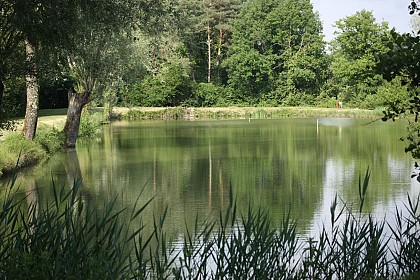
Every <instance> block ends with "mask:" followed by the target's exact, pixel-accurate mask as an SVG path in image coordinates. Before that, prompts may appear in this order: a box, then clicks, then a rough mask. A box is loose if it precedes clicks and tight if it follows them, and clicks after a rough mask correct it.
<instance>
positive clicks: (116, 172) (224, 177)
mask: <svg viewBox="0 0 420 280" xmlns="http://www.w3.org/2000/svg"><path fill="white" fill-rule="evenodd" d="M405 133H406V129H405V123H403V122H386V123H383V122H381V121H377V122H371V121H370V120H365V119H339V118H320V119H312V118H291V119H278V120H225V121H139V122H134V121H131V122H128V121H118V122H113V123H111V124H110V125H108V126H104V127H103V129H102V131H101V132H100V133H99V134H98V135H96V136H95V137H94V138H93V139H89V140H84V141H79V142H78V144H77V149H76V151H73V152H64V153H62V154H57V155H55V156H54V157H53V158H51V159H50V160H49V161H48V162H46V163H45V164H43V165H42V166H39V167H37V168H33V169H29V170H26V171H25V172H23V173H22V174H21V175H20V177H19V182H20V183H19V184H20V185H21V186H23V187H24V188H26V190H27V191H32V192H31V193H35V194H36V196H35V197H36V199H37V200H39V201H40V202H41V203H45V202H46V201H51V200H52V188H51V186H52V184H53V183H52V181H54V184H55V185H57V186H62V185H66V186H67V188H69V187H68V185H69V184H71V183H72V182H73V181H74V180H76V179H79V178H80V180H82V184H83V189H82V193H83V195H84V198H85V199H89V200H92V201H93V202H94V203H95V205H97V206H98V207H102V205H104V203H105V202H106V201H109V200H110V199H112V198H114V197H117V200H116V202H117V204H118V205H119V206H121V207H127V208H128V209H130V208H132V207H133V206H134V204H135V202H136V200H137V198H138V197H140V204H141V203H145V202H146V201H147V200H149V199H150V198H152V197H154V199H153V200H152V203H151V204H150V205H149V207H148V208H147V211H146V214H147V215H146V217H143V222H145V223H146V224H147V223H151V219H152V214H153V213H154V214H155V215H156V216H157V215H159V214H160V213H162V211H163V210H164V209H165V207H168V215H167V219H166V223H165V227H166V229H167V230H168V231H171V232H177V231H182V230H183V229H184V228H185V225H186V224H187V225H188V226H189V227H193V225H194V222H195V219H196V217H198V218H199V219H200V220H204V219H206V218H208V219H214V220H217V219H218V217H219V214H220V211H225V210H226V208H227V206H228V204H229V201H230V193H232V194H233V199H234V200H236V202H237V204H238V208H239V209H240V210H241V211H246V209H247V207H248V206H249V204H252V205H254V206H253V207H262V208H263V209H265V210H267V211H268V212H269V214H270V216H271V217H272V219H273V221H274V222H275V223H277V224H278V223H279V222H280V221H281V220H282V219H283V217H284V215H286V214H287V213H290V215H291V218H292V219H293V220H296V221H297V223H298V230H299V231H300V232H301V233H306V232H311V231H313V230H314V229H316V228H317V227H319V226H320V225H321V224H323V223H328V221H329V208H330V205H331V203H332V201H333V199H334V197H335V195H336V194H337V196H338V197H339V201H342V202H346V203H347V205H348V206H349V207H352V206H354V208H355V209H357V208H358V205H359V194H358V185H359V180H361V181H363V179H364V177H365V174H366V172H367V170H369V172H370V174H371V176H370V182H369V187H368V191H367V197H366V201H365V204H364V211H366V212H369V213H372V214H374V215H375V216H377V217H383V216H384V215H387V213H388V212H392V211H394V209H395V206H396V205H398V206H400V207H401V206H402V205H403V203H405V202H406V201H407V199H406V198H407V194H411V195H413V196H415V195H417V193H418V191H419V189H420V186H419V184H418V183H417V181H416V180H415V179H411V178H410V175H411V173H412V171H413V163H414V161H413V160H412V159H411V157H410V155H409V154H406V153H404V143H403V142H401V141H400V140H399V139H400V138H401V136H404V135H405Z"/></svg>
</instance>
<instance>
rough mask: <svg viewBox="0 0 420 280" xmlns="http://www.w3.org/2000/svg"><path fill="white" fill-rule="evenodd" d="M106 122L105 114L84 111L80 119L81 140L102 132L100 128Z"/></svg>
mask: <svg viewBox="0 0 420 280" xmlns="http://www.w3.org/2000/svg"><path fill="white" fill-rule="evenodd" d="M104 121H105V117H104V114H103V113H101V112H89V111H87V110H86V111H84V112H83V114H82V117H81V119H80V126H79V138H89V137H92V136H94V135H95V134H96V133H98V132H99V131H100V127H101V126H102V124H103V123H104Z"/></svg>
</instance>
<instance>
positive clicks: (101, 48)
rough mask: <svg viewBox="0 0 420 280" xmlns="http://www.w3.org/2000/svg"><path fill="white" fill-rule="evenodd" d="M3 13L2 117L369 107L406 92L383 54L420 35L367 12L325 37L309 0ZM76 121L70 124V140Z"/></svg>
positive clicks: (26, 6) (146, 0) (139, 3)
mask: <svg viewBox="0 0 420 280" xmlns="http://www.w3.org/2000/svg"><path fill="white" fill-rule="evenodd" d="M0 11H1V14H2V17H1V20H0V57H1V60H0V85H2V86H1V87H0V106H1V107H2V108H3V109H2V115H3V119H4V118H5V116H6V115H9V116H10V115H16V114H23V112H24V111H25V107H24V104H26V105H27V106H26V113H25V115H26V116H28V114H29V115H30V113H31V112H28V107H29V109H30V108H32V109H33V108H35V109H33V112H32V115H36V114H35V113H36V112H35V111H36V109H37V108H38V107H40V108H57V107H67V106H68V104H69V102H70V104H73V105H75V107H74V108H73V109H74V110H69V112H70V111H72V112H73V113H74V114H76V115H77V114H79V112H81V110H82V108H83V107H84V106H85V105H86V104H88V103H94V104H96V105H100V106H105V107H106V108H108V109H109V108H111V107H112V106H113V105H115V104H119V105H123V106H196V107H201V106H229V105H238V106H245V105H246V106H297V105H312V106H324V107H334V106H336V104H337V102H342V103H343V104H345V106H346V107H358V108H368V109H373V108H376V107H383V106H387V105H389V104H397V103H398V104H406V103H407V102H408V101H407V100H408V99H409V91H407V87H408V85H407V84H410V82H411V80H410V79H411V77H410V76H408V78H407V75H402V74H401V73H403V71H400V70H401V69H398V71H394V72H392V71H390V70H389V68H386V65H387V64H386V63H384V61H388V62H389V61H390V57H391V55H390V53H392V52H393V51H394V50H395V48H394V47H393V46H394V45H398V44H399V43H400V41H401V38H402V37H403V36H408V37H410V38H414V37H412V36H411V35H410V36H409V35H402V34H398V33H396V32H395V31H393V30H390V29H389V27H388V24H387V23H386V22H377V21H376V19H375V18H374V16H373V15H372V13H371V12H369V11H366V10H362V11H359V12H357V13H355V14H354V15H351V16H348V17H345V18H343V19H341V20H339V21H337V22H336V27H337V33H336V37H335V39H334V40H333V41H332V42H328V43H327V42H325V41H324V39H323V35H322V23H321V20H320V17H319V14H318V13H317V12H316V11H315V10H314V7H313V5H312V3H311V2H310V1H309V0H298V1H296V0H252V1H251V0H249V1H244V0H160V1H151V0H135V1H128V0H118V1H110V0H96V1H87V2H86V1H81V0H60V1H54V3H53V4H52V3H51V2H50V1H46V0H45V1H43V0H37V1H30V2H24V1H19V0H8V1H2V2H1V4H0ZM384 58H386V59H384ZM394 64H395V63H394ZM390 72H392V73H390ZM384 74H388V75H385V76H384ZM3 85H4V86H3ZM31 87H32V90H34V89H35V90H36V89H39V93H38V92H32V93H31V91H30V90H31ZM29 97H33V98H32V99H31V98H29ZM25 99H26V100H27V101H25ZM76 105H77V106H76ZM69 117H70V118H73V119H76V120H77V118H74V116H73V117H72V116H69ZM35 119H36V118H35ZM27 123H29V125H28V127H30V126H31V125H30V122H29V120H28V121H27ZM25 127H26V126H25ZM76 128H77V121H76V124H75V123H69V122H68V123H66V129H65V131H66V132H67V138H69V137H70V135H69V134H71V133H70V132H71V131H74V130H77V129H76ZM76 134H77V133H76ZM25 135H27V138H28V139H30V138H31V135H34V132H31V133H28V134H25ZM71 137H72V138H75V137H76V138H77V135H76V136H75V135H74V133H73V136H71ZM67 140H68V141H67V142H68V144H69V145H70V146H71V145H73V144H74V143H73V142H75V139H73V140H71V139H67Z"/></svg>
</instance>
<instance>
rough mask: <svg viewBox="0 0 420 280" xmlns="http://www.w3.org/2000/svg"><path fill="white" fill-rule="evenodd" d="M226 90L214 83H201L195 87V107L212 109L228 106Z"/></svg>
mask: <svg viewBox="0 0 420 280" xmlns="http://www.w3.org/2000/svg"><path fill="white" fill-rule="evenodd" d="M225 92H226V91H225V88H224V87H223V86H220V85H218V84H213V83H199V84H198V85H197V86H195V87H194V93H193V94H194V104H192V105H194V106H196V107H212V106H222V105H224V104H226V93H225Z"/></svg>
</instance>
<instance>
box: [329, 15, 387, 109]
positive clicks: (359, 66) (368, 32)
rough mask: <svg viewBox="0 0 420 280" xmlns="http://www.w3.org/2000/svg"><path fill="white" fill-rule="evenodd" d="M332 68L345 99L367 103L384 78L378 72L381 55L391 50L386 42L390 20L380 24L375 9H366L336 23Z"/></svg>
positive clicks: (357, 102) (339, 90) (359, 103)
mask: <svg viewBox="0 0 420 280" xmlns="http://www.w3.org/2000/svg"><path fill="white" fill-rule="evenodd" d="M336 27H337V28H338V31H337V32H336V35H337V37H336V39H335V40H333V41H332V42H331V45H332V53H333V54H332V64H331V71H332V76H333V78H332V79H333V83H334V84H336V90H337V92H336V94H338V95H339V96H336V97H338V99H340V100H341V101H345V102H349V103H353V104H354V105H355V106H365V107H366V106H369V105H368V104H363V102H364V101H365V100H366V98H367V97H368V96H371V95H373V94H375V93H376V91H377V88H378V87H379V86H380V85H381V84H382V82H383V80H382V77H381V75H380V73H378V72H377V71H376V65H377V63H378V59H377V55H379V54H381V53H384V52H386V51H387V47H386V46H384V45H383V43H382V41H383V40H384V39H385V38H387V37H389V29H388V25H387V23H386V22H383V23H380V24H379V23H376V20H375V18H374V16H373V14H372V12H369V11H366V10H362V11H360V12H356V13H355V14H354V15H352V16H348V17H346V18H344V19H341V20H339V21H337V22H336Z"/></svg>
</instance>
